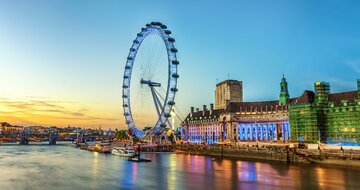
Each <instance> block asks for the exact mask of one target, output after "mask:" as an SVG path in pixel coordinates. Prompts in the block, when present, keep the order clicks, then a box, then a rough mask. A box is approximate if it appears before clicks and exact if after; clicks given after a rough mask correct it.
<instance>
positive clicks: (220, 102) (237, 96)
mask: <svg viewBox="0 0 360 190" xmlns="http://www.w3.org/2000/svg"><path fill="white" fill-rule="evenodd" d="M242 101H243V89H242V81H237V80H225V81H222V82H220V83H218V84H216V90H215V109H225V108H226V106H227V105H228V104H229V103H230V102H242Z"/></svg>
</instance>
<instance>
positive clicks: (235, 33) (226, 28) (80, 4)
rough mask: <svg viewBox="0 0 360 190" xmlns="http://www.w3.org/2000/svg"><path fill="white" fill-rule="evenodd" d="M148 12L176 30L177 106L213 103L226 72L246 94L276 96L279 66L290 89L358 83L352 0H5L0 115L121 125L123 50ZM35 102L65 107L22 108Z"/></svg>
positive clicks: (357, 13)
mask: <svg viewBox="0 0 360 190" xmlns="http://www.w3.org/2000/svg"><path fill="white" fill-rule="evenodd" d="M154 20H155V21H161V22H163V23H165V24H166V25H167V26H168V27H169V29H170V30H172V31H173V37H174V38H175V39H176V47H177V48H178V49H179V54H178V56H179V60H180V62H181V64H180V67H179V74H180V79H179V93H178V95H177V97H176V102H177V106H178V107H179V108H180V110H181V112H182V114H183V115H186V114H187V112H188V111H189V107H190V106H195V107H201V106H202V105H203V104H209V103H211V102H214V89H215V84H216V81H217V80H219V81H221V80H225V79H228V76H230V78H231V79H237V80H242V81H243V84H244V89H243V90H244V100H245V101H259V100H272V99H276V98H277V97H278V94H279V82H280V78H281V75H282V74H285V76H286V78H287V80H288V83H289V91H290V95H291V96H292V97H295V96H299V95H301V93H302V92H303V90H305V89H310V90H312V89H313V83H314V82H316V81H328V82H330V84H331V90H332V92H339V91H350V90H355V89H356V79H357V78H360V2H358V1H172V2H170V1H145V0H144V1H141V0H138V1H93V0H90V1H84V0H76V1H70V0H56V1H45V0H33V1H25V0H24V1H18V0H11V1H7V0H2V1H0V69H1V73H2V77H1V79H0V88H1V92H0V97H2V98H3V100H2V103H3V106H2V107H0V108H1V110H0V111H2V115H1V114H0V118H1V117H3V119H0V120H10V121H13V122H15V123H20V124H22V123H24V124H50V123H51V121H54V123H55V124H58V125H66V123H68V124H76V125H82V126H90V127H97V126H99V125H103V126H109V127H116V126H121V127H122V126H123V124H124V123H123V118H122V107H121V85H122V75H123V68H124V64H125V61H126V57H127V54H128V50H129V48H130V46H131V44H132V40H133V39H134V38H135V36H136V33H137V32H139V30H140V28H141V27H143V26H144V25H145V24H146V23H148V22H151V21H154ZM36 101H40V102H43V103H44V102H46V103H49V102H50V103H52V104H51V105H52V106H54V107H57V108H60V107H62V108H61V109H62V110H53V111H54V112H55V113H61V114H62V115H52V116H49V114H48V113H45V112H44V110H48V109H47V108H49V107H46V109H43V110H42V111H43V112H42V111H39V112H37V113H36V116H31V117H30V116H28V115H29V113H30V112H31V113H34V110H32V109H33V108H31V107H30V108H28V109H27V110H24V109H23V110H21V106H20V105H24V104H25V105H26V104H29V103H31V102H36ZM9 102H10V103H9ZM14 102H16V103H19V104H20V105H19V106H15V107H16V108H17V109H15V107H14V106H13V107H12V109H10V107H9V106H8V105H14ZM6 105H7V106H6ZM43 105H45V104H43ZM39 106H40V105H39ZM50 107H51V106H50ZM43 108H44V107H43ZM19 111H23V112H24V113H23V114H22V115H21V114H19V113H20V112H19ZM35 111H36V110H35ZM58 111H60V112H58ZM15 113H17V115H14V114H15ZM44 116H47V117H49V119H48V120H47V121H46V122H45V121H43V120H41V119H33V118H41V117H44ZM57 120H59V122H55V121H57ZM60 120H61V121H60Z"/></svg>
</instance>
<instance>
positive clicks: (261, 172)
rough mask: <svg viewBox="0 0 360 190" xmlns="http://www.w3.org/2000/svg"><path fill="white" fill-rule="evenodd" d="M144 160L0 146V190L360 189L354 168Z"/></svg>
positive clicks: (170, 157) (167, 156)
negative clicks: (146, 161) (135, 161)
mask: <svg viewBox="0 0 360 190" xmlns="http://www.w3.org/2000/svg"><path fill="white" fill-rule="evenodd" d="M143 156H144V157H148V158H150V159H151V160H152V162H150V163H133V162H128V161H127V160H126V159H124V158H120V157H117V156H114V155H110V154H107V155H105V154H100V153H96V152H89V151H85V150H80V149H77V148H73V147H72V145H71V144H60V145H56V146H50V145H45V144H37V145H22V146H20V145H0V189H1V190H2V189H4V190H11V189H19V190H23V189H76V190H82V189H100V190H108V189H146V190H148V189H170V190H171V189H179V190H180V189H181V190H182V189H196V190H201V189H209V190H210V189H261V190H262V189H337V190H341V189H360V169H356V168H336V167H325V166H310V165H287V164H283V163H262V162H249V161H236V160H228V159H223V160H220V159H212V158H211V157H206V156H190V155H179V154H178V155H177V154H172V153H153V154H145V153H144V154H143Z"/></svg>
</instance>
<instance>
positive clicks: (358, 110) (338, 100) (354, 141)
mask: <svg viewBox="0 0 360 190" xmlns="http://www.w3.org/2000/svg"><path fill="white" fill-rule="evenodd" d="M314 89H315V93H314V92H312V93H311V98H310V99H309V101H307V102H304V103H299V104H294V105H290V107H289V111H290V114H289V116H290V125H291V135H292V137H293V139H292V140H293V141H303V142H309V143H317V142H322V143H327V144H334V143H336V144H337V143H341V144H342V145H359V144H360V80H359V79H358V80H357V91H349V92H340V93H330V84H329V83H327V82H316V83H315V84H314Z"/></svg>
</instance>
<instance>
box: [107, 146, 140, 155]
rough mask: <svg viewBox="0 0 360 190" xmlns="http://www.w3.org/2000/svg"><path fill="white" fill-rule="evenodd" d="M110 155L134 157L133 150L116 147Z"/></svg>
mask: <svg viewBox="0 0 360 190" xmlns="http://www.w3.org/2000/svg"><path fill="white" fill-rule="evenodd" d="M111 154H113V155H116V156H122V157H134V156H135V151H134V149H130V148H123V147H117V148H113V150H112V151H111Z"/></svg>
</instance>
